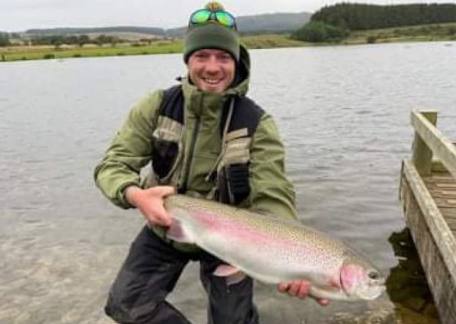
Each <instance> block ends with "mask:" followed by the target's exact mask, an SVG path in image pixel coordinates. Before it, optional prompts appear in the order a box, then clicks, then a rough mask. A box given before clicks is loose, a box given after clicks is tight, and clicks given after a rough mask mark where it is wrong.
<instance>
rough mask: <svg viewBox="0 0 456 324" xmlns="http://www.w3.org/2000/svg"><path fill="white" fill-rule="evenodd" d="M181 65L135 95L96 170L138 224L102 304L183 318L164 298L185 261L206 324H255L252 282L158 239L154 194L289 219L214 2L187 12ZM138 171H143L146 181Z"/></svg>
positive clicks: (290, 197) (263, 125)
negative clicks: (180, 73)
mask: <svg viewBox="0 0 456 324" xmlns="http://www.w3.org/2000/svg"><path fill="white" fill-rule="evenodd" d="M184 61H185V63H186V65H187V77H186V78H183V79H182V80H181V82H180V84H178V85H175V86H173V87H171V88H169V89H166V90H158V91H155V92H153V93H151V94H149V95H147V96H146V97H145V98H143V99H142V100H141V101H139V102H138V104H136V105H135V106H134V107H133V109H132V110H131V112H130V114H129V116H128V118H127V120H126V121H125V123H124V125H123V126H122V128H121V129H120V130H119V132H118V133H117V135H116V137H115V138H114V140H113V142H112V143H111V146H110V147H109V149H108V151H107V152H106V154H105V157H104V158H103V160H102V161H101V162H100V163H99V164H98V165H97V167H96V169H95V181H96V184H97V186H98V187H99V188H100V189H101V190H102V192H103V193H104V194H105V196H106V197H108V198H109V199H110V200H111V201H112V202H113V203H114V204H116V205H118V206H120V207H123V208H137V209H138V210H139V211H140V212H141V214H142V215H143V216H144V218H145V220H146V226H144V228H143V229H142V231H141V232H140V233H139V235H138V236H137V237H136V239H135V241H134V242H133V244H132V245H131V249H130V252H129V254H128V256H127V259H126V260H125V262H124V264H123V266H122V268H121V270H120V272H119V274H118V276H117V278H116V280H115V281H114V283H113V285H112V287H111V290H110V293H109V298H108V303H107V305H106V308H105V310H106V313H107V314H108V315H109V316H111V317H112V318H113V319H114V320H115V321H117V322H119V323H173V324H178V323H189V322H188V320H187V319H186V318H185V316H184V315H183V314H181V313H180V312H179V311H178V310H177V309H176V308H175V307H174V306H172V305H171V304H169V303H168V302H167V301H166V300H165V299H166V296H167V295H168V293H170V292H171V291H172V290H173V288H174V286H175V284H176V281H177V280H178V278H179V276H180V274H181V273H182V271H183V269H184V267H185V265H186V264H187V263H188V262H189V261H191V260H193V261H198V262H199V263H200V269H201V270H200V278H201V282H202V283H203V286H204V288H205V290H206V292H207V294H208V298H209V302H208V322H209V323H214V324H224V323H227V324H229V323H258V322H259V317H258V313H257V311H256V308H255V306H254V304H253V282H252V279H251V278H248V277H247V278H245V279H243V280H241V281H240V282H238V283H236V284H228V282H227V280H225V278H223V277H218V276H215V275H214V271H215V270H216V269H217V267H219V266H220V265H223V262H222V261H221V260H219V259H217V258H216V257H214V256H212V255H210V254H209V253H207V252H205V251H202V250H200V249H199V248H198V247H196V246H194V245H188V244H182V243H178V242H174V241H171V240H169V239H167V238H166V231H167V228H168V227H169V225H170V224H171V222H172V221H173V220H172V219H171V217H170V216H169V215H168V214H167V212H166V211H165V209H164V207H163V199H164V197H166V196H167V195H170V194H173V193H175V192H179V193H182V194H186V195H190V196H196V197H205V198H206V199H212V200H217V201H219V202H222V203H226V204H231V205H237V206H240V207H243V208H250V209H253V210H256V211H259V212H263V213H270V214H274V215H278V216H281V217H291V218H293V217H295V214H296V212H295V201H294V190H293V186H292V184H291V183H290V182H289V181H288V179H287V177H286V175H285V169H284V156H285V154H284V148H283V145H282V143H281V141H280V138H279V135H278V132H277V129H276V126H275V124H274V122H273V120H272V118H271V116H270V115H269V114H267V113H266V112H265V111H264V110H263V109H262V108H260V107H259V106H258V105H257V104H255V102H253V101H252V100H251V99H249V98H248V97H247V96H246V93H247V89H248V84H249V74H250V58H249V54H248V51H247V50H246V48H245V47H244V46H243V45H241V44H240V41H239V35H238V34H237V30H236V23H235V19H234V17H233V16H232V15H231V14H230V13H228V12H227V11H225V10H224V9H223V7H222V6H221V5H220V4H218V3H215V2H210V3H209V4H207V5H206V7H205V8H203V9H200V10H197V11H195V12H194V13H193V14H192V15H191V16H190V21H189V25H188V30H187V33H186V36H185V40H184ZM149 162H151V166H149ZM143 167H146V168H147V170H149V171H150V176H149V177H148V178H147V179H145V180H144V179H141V178H140V171H141V169H142V168H143ZM227 244H229V242H227ZM278 289H279V291H281V292H285V293H288V294H289V295H291V296H297V297H299V298H305V297H306V296H307V294H308V291H309V284H308V283H307V282H301V281H300V282H292V283H282V284H280V285H279V286H278ZM184 293H185V292H184ZM187 293H188V292H187ZM319 302H320V303H321V304H325V303H326V301H324V300H323V301H321V300H320V301H319Z"/></svg>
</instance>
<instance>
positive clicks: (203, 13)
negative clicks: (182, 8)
mask: <svg viewBox="0 0 456 324" xmlns="http://www.w3.org/2000/svg"><path fill="white" fill-rule="evenodd" d="M210 16H211V12H210V11H209V10H206V9H203V10H198V11H197V12H195V13H194V14H193V15H192V17H191V22H192V23H193V24H203V23H206V22H207V21H208V20H209V17H210Z"/></svg>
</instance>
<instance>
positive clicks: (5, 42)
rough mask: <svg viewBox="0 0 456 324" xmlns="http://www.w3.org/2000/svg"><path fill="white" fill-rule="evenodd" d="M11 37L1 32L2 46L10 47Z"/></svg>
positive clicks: (0, 41)
mask: <svg viewBox="0 0 456 324" xmlns="http://www.w3.org/2000/svg"><path fill="white" fill-rule="evenodd" d="M10 44H11V43H10V36H9V34H8V33H4V32H0V46H8V45H10Z"/></svg>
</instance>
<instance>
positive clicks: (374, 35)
mask: <svg viewBox="0 0 456 324" xmlns="http://www.w3.org/2000/svg"><path fill="white" fill-rule="evenodd" d="M455 40H456V23H447V24H433V25H420V26H406V27H395V28H385V29H373V30H365V31H354V32H352V33H351V34H350V36H349V37H348V38H346V39H344V40H343V41H342V42H339V43H326V44H312V43H307V42H302V41H298V40H293V39H291V38H290V37H289V35H287V34H263V35H254V36H243V37H242V42H243V43H244V44H245V45H246V46H247V47H248V48H250V49H257V48H278V47H299V46H315V45H328V44H329V45H334V44H342V45H354V44H366V43H386V42H410V41H415V42H421V41H455ZM181 52H182V40H163V41H157V42H153V43H151V44H150V45H141V46H137V45H136V46H131V45H124V44H119V45H116V46H101V47H100V46H95V45H92V46H90V45H86V46H84V47H70V46H66V47H61V48H55V47H54V46H30V47H29V46H10V47H0V62H1V61H18V60H40V59H63V58H72V57H75V58H76V57H102V56H123V55H150V54H169V53H181Z"/></svg>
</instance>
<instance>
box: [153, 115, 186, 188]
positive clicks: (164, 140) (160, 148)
mask: <svg viewBox="0 0 456 324" xmlns="http://www.w3.org/2000/svg"><path fill="white" fill-rule="evenodd" d="M165 118H166V117H165ZM170 122H172V124H171V125H170ZM181 133H182V125H181V124H178V123H176V122H174V121H172V120H169V119H168V120H167V123H166V122H163V121H162V125H161V127H159V128H157V129H156V130H155V131H154V133H153V134H152V171H153V173H154V175H155V177H156V178H157V179H156V180H157V182H158V184H172V183H170V182H171V178H172V175H173V174H174V172H175V171H176V169H177V167H178V165H179V162H180V160H181V158H180V157H181V155H182V152H181V151H182V145H181Z"/></svg>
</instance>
